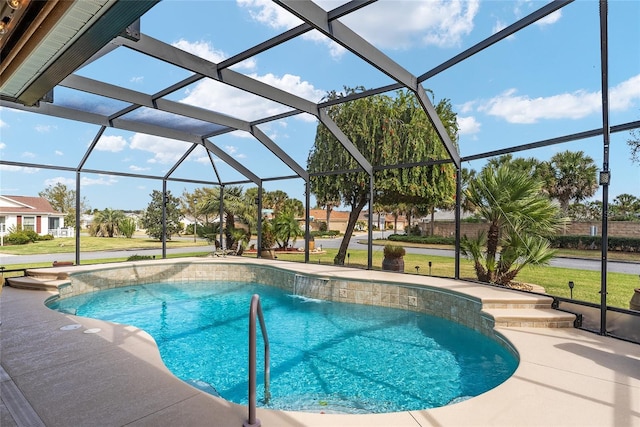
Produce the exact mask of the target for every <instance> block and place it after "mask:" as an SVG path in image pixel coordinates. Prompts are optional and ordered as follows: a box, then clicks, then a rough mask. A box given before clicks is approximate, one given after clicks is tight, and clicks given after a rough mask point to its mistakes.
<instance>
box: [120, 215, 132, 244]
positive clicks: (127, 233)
mask: <svg viewBox="0 0 640 427" xmlns="http://www.w3.org/2000/svg"><path fill="white" fill-rule="evenodd" d="M118 230H120V232H121V233H122V234H123V235H124V237H126V238H127V239H130V238H131V236H133V233H135V232H136V220H135V219H133V218H123V219H122V220H121V221H120V222H119V223H118Z"/></svg>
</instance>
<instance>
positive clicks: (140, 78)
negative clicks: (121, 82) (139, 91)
mask: <svg viewBox="0 0 640 427" xmlns="http://www.w3.org/2000/svg"><path fill="white" fill-rule="evenodd" d="M129 81H130V82H131V83H142V82H143V81H144V77H143V76H136V77H131V78H130V79H129Z"/></svg>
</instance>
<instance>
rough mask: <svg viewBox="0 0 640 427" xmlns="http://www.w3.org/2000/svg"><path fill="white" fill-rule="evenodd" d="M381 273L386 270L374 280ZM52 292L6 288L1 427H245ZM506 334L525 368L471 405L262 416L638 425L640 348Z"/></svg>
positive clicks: (552, 334)
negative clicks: (52, 304) (56, 301)
mask: <svg viewBox="0 0 640 427" xmlns="http://www.w3.org/2000/svg"><path fill="white" fill-rule="evenodd" d="M220 262H225V261H224V260H221V261H220ZM279 265H280V264H279ZM303 267H304V270H308V269H315V268H318V269H322V268H324V266H311V265H303ZM343 271H345V274H352V273H351V272H349V270H348V269H344V270H343ZM332 273H333V274H341V273H335V270H334V271H333V272H332ZM360 273H361V272H360ZM375 274H384V273H378V272H372V271H368V272H367V277H368V278H371V276H372V275H375ZM384 277H385V278H388V276H384ZM451 282H454V281H451ZM453 285H454V286H455V283H453ZM465 286H468V284H466V285H465ZM478 292H480V293H481V292H482V287H480V288H479V289H474V290H473V293H474V294H477V293H478ZM51 295H54V293H53V292H49V291H31V290H22V289H13V288H7V287H5V288H4V289H3V291H2V294H1V295H0V320H1V321H2V324H1V325H0V334H1V335H0V367H1V368H2V369H0V381H1V383H0V398H1V403H2V404H1V405H0V425H1V426H2V427H7V426H38V425H45V426H52V427H54V426H61V427H67V426H74V427H76V426H87V427H89V426H91V427H94V426H125V425H126V426H129V425H131V426H215V427H226V426H232V427H240V426H242V424H243V422H244V421H245V420H246V418H247V410H246V407H243V406H239V405H235V404H232V403H229V402H226V401H224V400H222V399H218V398H215V397H213V396H210V395H208V394H206V393H203V392H200V391H199V390H197V389H195V388H193V387H191V386H189V385H187V384H186V383H184V382H182V381H180V380H179V379H177V378H176V377H174V376H173V375H172V374H171V373H170V372H168V371H167V369H166V368H165V366H164V364H163V363H162V361H161V359H160V356H159V353H158V350H157V347H156V345H155V342H154V340H153V339H152V338H151V337H150V336H149V335H148V334H146V333H145V332H144V331H142V330H139V329H137V328H134V327H131V326H123V325H115V324H110V323H107V322H104V321H99V320H94V319H87V318H82V317H77V316H72V315H66V314H62V313H59V312H55V311H52V310H49V309H48V308H46V307H45V306H44V301H45V300H46V299H47V298H48V297H50V296H51ZM499 331H500V332H501V333H502V334H503V335H504V336H505V337H506V338H508V339H509V340H510V341H511V342H512V343H513V344H514V346H515V348H516V349H517V350H518V352H519V354H520V357H521V361H520V365H519V367H518V369H517V370H516V372H515V374H514V375H513V376H512V377H511V378H510V379H509V380H507V381H506V382H505V383H503V384H502V385H500V386H498V387H496V388H495V389H493V390H491V391H489V392H487V393H484V394H483V395H480V396H478V397H475V398H473V399H470V400H467V401H465V402H462V403H458V404H455V405H450V406H446V407H442V408H436V409H431V410H425V411H411V412H402V413H393V414H382V415H333V414H313V413H297V412H277V411H270V410H258V418H259V419H260V420H261V421H262V425H263V426H273V427H287V426H292V427H293V426H310V427H315V426H318V427H320V426H331V427H335V426H341V427H342V426H344V427H350V426H353V427H356V426H365V425H366V426H385V427H395V426H397V427H405V426H406V427H410V426H411V427H416V426H423V427H424V426H461V425H469V426H471V425H473V426H599V427H602V426H616V427H617V426H640V346H638V345H634V344H630V343H627V342H624V341H620V340H616V339H612V338H607V337H601V336H598V335H595V334H591V333H588V332H584V331H580V330H576V329H572V328H511V327H503V328H499Z"/></svg>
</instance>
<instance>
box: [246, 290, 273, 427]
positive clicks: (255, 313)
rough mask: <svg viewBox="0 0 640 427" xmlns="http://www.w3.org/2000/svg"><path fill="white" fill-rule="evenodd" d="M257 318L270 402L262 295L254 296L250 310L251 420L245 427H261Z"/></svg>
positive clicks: (269, 370) (265, 393)
mask: <svg viewBox="0 0 640 427" xmlns="http://www.w3.org/2000/svg"><path fill="white" fill-rule="evenodd" d="M256 317H257V318H258V320H259V321H260V330H261V332H262V339H263V341H264V400H265V403H268V402H269V398H270V397H271V392H270V391H269V380H270V377H271V367H270V363H269V337H268V335H267V327H266V325H265V323H264V316H263V315H262V306H261V304H260V295H258V294H254V295H253V296H252V297H251V306H250V308H249V419H248V420H247V421H245V422H244V423H243V426H244V427H260V426H261V423H260V420H259V419H257V418H256V399H257V398H256V394H257V393H256V388H257V385H256V358H257V356H256V353H257V352H256V335H257V330H256V329H257V328H256Z"/></svg>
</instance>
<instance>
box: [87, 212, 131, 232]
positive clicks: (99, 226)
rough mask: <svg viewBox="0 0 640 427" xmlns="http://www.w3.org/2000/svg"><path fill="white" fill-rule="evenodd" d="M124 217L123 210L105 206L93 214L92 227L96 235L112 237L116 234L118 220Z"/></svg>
mask: <svg viewBox="0 0 640 427" xmlns="http://www.w3.org/2000/svg"><path fill="white" fill-rule="evenodd" d="M124 219H125V215H124V212H122V211H118V210H113V209H109V208H106V209H104V210H102V211H99V212H97V213H96V214H95V215H94V216H93V227H94V230H95V235H96V236H102V237H104V236H108V237H113V236H114V235H116V234H118V233H119V232H120V231H119V228H118V227H119V224H120V221H122V220H124Z"/></svg>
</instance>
